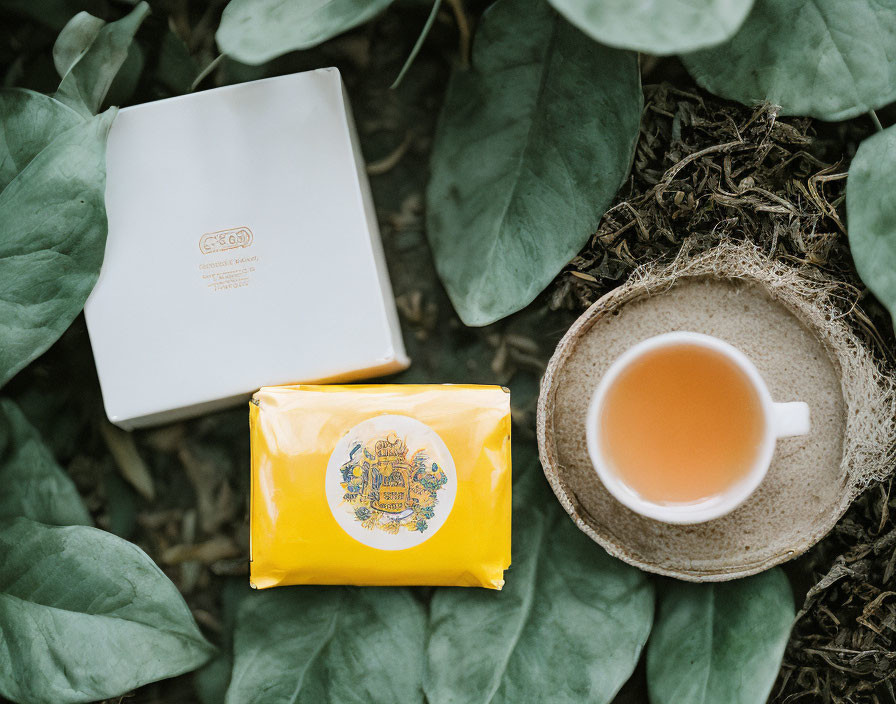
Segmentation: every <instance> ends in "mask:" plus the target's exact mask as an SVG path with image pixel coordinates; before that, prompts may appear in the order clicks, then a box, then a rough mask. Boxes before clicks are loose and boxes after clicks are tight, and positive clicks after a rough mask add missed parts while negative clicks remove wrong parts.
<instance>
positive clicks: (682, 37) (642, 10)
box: [550, 0, 753, 54]
mask: <svg viewBox="0 0 896 704" xmlns="http://www.w3.org/2000/svg"><path fill="white" fill-rule="evenodd" d="M550 3H551V4H552V5H553V6H554V7H555V8H556V9H557V11H558V12H560V13H561V14H562V15H563V16H564V17H566V19H568V20H569V21H570V22H572V23H573V24H574V25H576V26H577V27H578V28H579V29H581V30H582V31H583V32H585V33H586V34H588V35H589V36H591V37H594V38H595V39H596V40H597V41H599V42H601V43H603V44H608V45H610V46H616V47H619V48H621V49H634V50H635V51H643V52H645V53H647V54H678V53H681V52H683V51H694V50H696V49H703V48H705V47H709V46H713V45H715V44H719V43H720V42H723V41H725V40H726V39H728V38H729V37H731V36H732V35H733V34H734V33H735V32H736V31H737V30H738V28H739V27H740V26H741V24H743V21H744V20H745V19H746V18H747V15H748V14H749V12H750V8H751V7H752V6H753V0H678V1H677V2H669V0H639V1H638V2H632V0H550Z"/></svg>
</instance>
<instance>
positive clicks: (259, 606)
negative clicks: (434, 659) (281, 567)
mask: <svg viewBox="0 0 896 704" xmlns="http://www.w3.org/2000/svg"><path fill="white" fill-rule="evenodd" d="M425 618H426V617H425V614H424V612H423V607H422V606H421V605H420V604H419V603H418V602H417V601H415V600H414V598H413V597H412V596H411V593H410V592H409V591H408V590H407V589H372V588H366V589H359V588H350V587H293V588H280V589H273V590H269V591H265V592H262V593H259V594H253V595H251V596H249V597H246V598H245V599H243V601H242V603H241V604H240V606H239V610H238V612H237V619H236V628H235V631H234V641H233V649H234V661H233V678H232V679H231V682H230V688H229V689H228V690H227V700H226V701H227V702H228V704H254V703H256V702H257V703H258V704H262V703H263V704H281V703H288V704H294V703H295V702H316V703H320V704H323V703H325V702H332V703H333V704H335V703H337V702H338V703H339V704H348V703H350V702H358V704H371V703H376V702H402V703H404V702H407V703H408V704H410V703H411V702H414V701H420V700H421V699H422V694H421V691H420V682H421V680H422V669H423V647H424V633H425Z"/></svg>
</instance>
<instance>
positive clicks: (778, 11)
mask: <svg viewBox="0 0 896 704" xmlns="http://www.w3.org/2000/svg"><path fill="white" fill-rule="evenodd" d="M894 46H896V0H854V1H853V2H842V0H756V5H755V7H754V8H753V11H752V12H751V13H750V16H749V17H748V18H747V21H746V22H744V24H743V26H742V27H741V28H740V31H739V32H738V33H737V34H735V35H734V37H733V38H732V39H731V40H730V41H728V42H726V43H725V44H721V45H719V46H717V47H714V48H712V49H706V50H703V51H699V52H696V53H694V54H688V55H685V56H683V57H682V61H684V64H685V66H686V67H687V69H688V71H690V72H691V75H692V76H693V77H694V78H695V79H696V81H697V83H699V84H700V85H701V86H703V87H704V88H706V89H707V90H709V91H710V92H712V93H715V94H716V95H720V96H722V97H723V98H730V99H732V100H737V101H740V102H741V103H744V104H745V105H751V104H753V103H757V102H762V101H765V100H767V101H769V102H771V103H774V104H777V105H780V106H781V108H782V111H781V112H782V114H784V115H810V116H812V117H817V118H820V119H822V120H846V119H848V118H850V117H855V116H856V115H860V114H862V113H864V112H867V111H868V110H872V109H875V108H878V107H881V106H882V105H886V104H887V103H890V102H892V101H893V100H896V51H894V50H893V47H894Z"/></svg>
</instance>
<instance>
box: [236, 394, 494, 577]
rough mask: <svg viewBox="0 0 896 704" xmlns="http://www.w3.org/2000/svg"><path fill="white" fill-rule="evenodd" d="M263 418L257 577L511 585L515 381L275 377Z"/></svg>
mask: <svg viewBox="0 0 896 704" xmlns="http://www.w3.org/2000/svg"><path fill="white" fill-rule="evenodd" d="M249 424H250V432H251V444H252V478H251V515H250V541H251V542H250V576H249V580H250V583H251V584H252V586H253V587H255V588H258V589H266V588H268V587H275V586H283V585H288V584H356V585H443V586H463V587H486V588H488V589H501V587H502V586H503V585H504V570H505V569H507V567H509V566H510V503H511V466H510V394H509V392H508V391H507V390H506V389H503V388H501V387H499V386H474V385H351V386H335V385H334V386H309V385H297V386H271V387H265V388H263V389H261V390H260V391H258V392H257V393H256V394H255V395H254V396H253V398H252V402H251V403H250V406H249Z"/></svg>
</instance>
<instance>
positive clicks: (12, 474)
mask: <svg viewBox="0 0 896 704" xmlns="http://www.w3.org/2000/svg"><path fill="white" fill-rule="evenodd" d="M0 486H2V487H3V488H2V490H0V519H4V518H14V517H19V516H22V517H25V518H30V519H32V520H35V521H40V522H42V523H50V524H54V525H85V526H89V525H92V524H93V521H91V519H90V514H89V513H88V512H87V509H86V508H85V506H84V502H83V501H81V497H80V496H79V495H78V490H77V489H76V488H75V485H74V483H73V482H72V480H71V479H70V478H69V476H68V475H67V474H66V473H65V471H64V470H63V469H62V467H60V466H59V465H58V464H56V460H55V459H54V457H53V453H51V452H50V450H49V448H47V446H46V445H45V444H44V442H43V440H41V437H40V435H39V434H38V432H37V430H35V429H34V427H33V426H32V425H31V424H30V423H29V422H28V420H27V419H26V418H25V416H24V415H23V414H22V412H21V411H20V410H19V408H18V406H16V404H15V403H13V402H12V401H10V400H8V399H0Z"/></svg>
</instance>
